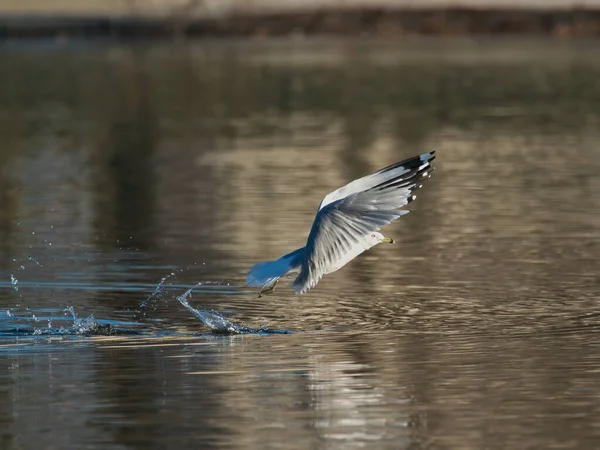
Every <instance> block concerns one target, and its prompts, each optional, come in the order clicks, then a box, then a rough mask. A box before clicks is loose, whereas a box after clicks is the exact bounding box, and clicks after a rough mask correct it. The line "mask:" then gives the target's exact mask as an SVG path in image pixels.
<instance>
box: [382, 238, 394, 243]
mask: <svg viewBox="0 0 600 450" xmlns="http://www.w3.org/2000/svg"><path fill="white" fill-rule="evenodd" d="M381 242H383V243H385V244H393V243H394V242H395V241H394V240H393V239H392V238H389V237H384V238H383V239H382V240H381Z"/></svg>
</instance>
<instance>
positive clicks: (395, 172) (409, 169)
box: [319, 151, 435, 210]
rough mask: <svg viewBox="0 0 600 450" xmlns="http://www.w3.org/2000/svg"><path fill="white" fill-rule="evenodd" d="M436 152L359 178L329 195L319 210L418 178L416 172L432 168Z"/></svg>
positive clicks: (409, 159)
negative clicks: (331, 204)
mask: <svg viewBox="0 0 600 450" xmlns="http://www.w3.org/2000/svg"><path fill="white" fill-rule="evenodd" d="M434 154H435V151H433V152H431V153H424V154H422V155H420V156H413V157H412V158H408V159H405V160H404V161H400V162H397V163H395V164H392V165H389V166H387V167H384V168H383V169H381V170H378V171H377V172H375V173H372V174H371V175H367V176H365V177H362V178H359V179H358V180H354V181H352V182H350V183H348V184H347V185H345V186H342V187H341V188H339V189H337V190H335V191H333V192H331V193H329V194H327V195H326V196H325V198H324V199H323V201H322V202H321V204H320V205H319V210H321V209H323V208H324V207H325V206H327V205H329V204H330V203H333V202H335V201H337V200H341V199H343V198H344V197H348V196H349V195H351V194H356V193H357V192H363V191H366V190H367V189H370V188H373V187H375V186H378V185H383V184H385V183H387V182H392V181H394V180H396V181H397V182H399V181H402V180H405V181H406V180H408V179H409V178H410V177H414V176H416V172H418V171H420V170H423V171H426V170H428V168H429V167H430V165H429V163H430V162H431V161H433V160H434V159H435V156H433V155H434Z"/></svg>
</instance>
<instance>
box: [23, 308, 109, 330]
mask: <svg viewBox="0 0 600 450" xmlns="http://www.w3.org/2000/svg"><path fill="white" fill-rule="evenodd" d="M63 311H65V312H68V313H70V314H71V317H72V318H73V324H72V325H71V326H70V327H60V328H53V327H52V319H50V320H48V326H47V327H45V328H36V329H35V330H34V331H33V335H34V336H47V335H87V334H112V327H110V325H100V324H99V323H98V322H97V321H96V319H94V315H93V314H90V315H89V316H87V317H77V313H76V312H75V308H73V307H72V306H67V307H66V308H65V309H64V310H63Z"/></svg>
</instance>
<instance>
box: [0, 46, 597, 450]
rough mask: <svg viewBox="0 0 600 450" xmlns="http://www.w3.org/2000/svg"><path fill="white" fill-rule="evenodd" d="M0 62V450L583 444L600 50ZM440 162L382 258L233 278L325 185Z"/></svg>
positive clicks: (294, 49)
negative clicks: (257, 280) (224, 321)
mask: <svg viewBox="0 0 600 450" xmlns="http://www.w3.org/2000/svg"><path fill="white" fill-rule="evenodd" d="M0 53H1V54H0V57H1V58H2V60H3V62H4V63H3V64H2V66H1V67H0V142H2V150H1V151H0V205H1V207H0V255H1V256H2V257H1V259H0V399H1V401H0V424H1V428H0V429H1V430H2V432H1V433H0V444H1V445H0V447H1V448H3V449H9V450H13V449H14V450H16V449H33V448H40V445H42V447H43V448H56V449H81V448H90V449H95V448H97V449H149V448H150V449H153V448H156V449H159V448H161V449H162V448H182V449H187V448H190V449H191V448H243V449H254V448H256V449H259V448H260V449H264V448H278V449H281V448H290V449H295V448H328V449H329V448H332V449H334V448H340V449H348V448H382V449H386V448H389V449H398V448H406V449H408V448H411V449H412V448H453V449H455V448H472V449H481V448H490V449H494V448H498V449H501V448H502V449H503V448H532V449H533V448H536V449H537V448H574V449H581V448H594V447H595V446H596V443H597V442H598V441H599V440H600V382H599V381H598V380H599V379H600V378H599V373H600V372H599V371H600V343H599V342H600V341H599V339H598V338H599V336H600V309H599V308H598V298H599V294H600V275H598V274H599V273H600V259H599V258H598V254H599V250H600V216H599V211H600V197H599V196H598V192H600V179H599V177H598V173H599V171H600V144H598V142H600V141H599V137H600V136H599V135H600V133H599V132H598V130H599V129H600V128H599V122H600V85H599V84H598V83H597V80H598V79H599V77H600V62H599V61H600V58H599V57H598V56H599V53H598V50H597V45H596V43H594V42H580V41H572V42H568V43H557V42H541V41H506V42H470V41H441V40H418V41H403V42H396V43H394V42H380V41H371V42H358V41H328V40H320V41H305V42H300V41H299V42H293V41H291V42H263V43H252V44H248V43H236V42H232V43H195V44H177V45H163V44H160V45H158V44H152V45H150V44H148V45H145V44H136V45H129V46H121V45H116V44H115V45H112V44H98V45H91V44H76V43H73V44H66V45H64V46H58V45H55V44H44V45H26V46H15V45H12V46H6V47H4V48H3V49H1V50H0ZM432 150H436V152H437V155H438V158H437V159H436V171H435V173H434V175H433V177H432V178H431V179H430V180H427V182H426V183H425V184H426V185H425V186H424V187H423V189H422V190H421V191H419V193H418V199H417V201H416V202H414V203H413V204H412V205H411V211H412V212H411V214H409V215H408V216H406V217H404V218H402V219H401V220H399V221H398V222H396V223H395V224H393V225H392V226H390V227H389V228H388V229H387V230H386V235H389V236H391V237H393V238H394V239H395V240H396V241H397V244H396V245H394V246H379V247H377V248H375V249H373V250H371V251H370V252H368V253H367V254H365V255H363V256H362V257H360V258H359V259H357V260H355V261H353V262H352V263H351V264H349V265H348V266H347V267H345V268H344V269H343V270H341V271H339V272H337V273H335V274H332V275H329V276H327V277H325V278H324V279H323V280H322V281H321V282H320V283H319V284H318V285H317V287H316V289H314V290H312V291H310V292H309V293H308V294H307V295H303V296H295V295H293V293H292V291H291V290H290V289H288V288H286V287H285V286H280V287H278V289H277V292H276V294H275V295H273V296H270V297H266V298H261V299H258V298H257V297H256V295H257V292H256V291H255V290H253V289H249V288H246V287H244V286H243V281H244V279H245V274H246V272H247V270H248V269H249V267H251V265H252V264H253V263H254V262H256V261H260V260H267V259H274V258H277V257H279V256H281V255H282V254H284V253H287V252H289V251H291V250H293V249H295V248H297V247H300V246H302V245H303V242H304V240H305V239H306V237H307V234H308V231H309V228H310V225H311V222H312V218H313V216H314V213H315V211H316V208H317V206H318V204H319V202H320V200H321V199H322V197H323V196H324V195H325V194H326V193H328V192H330V191H332V190H334V189H336V188H337V187H339V186H341V185H343V184H344V183H346V182H348V181H350V180H352V179H354V178H357V177H359V176H361V175H364V174H366V173H369V172H371V171H374V170H377V169H378V168H380V167H382V166H385V165H387V164H390V163H392V162H394V161H397V160H399V159H403V158H406V157H409V156H412V155H415V154H419V153H422V152H427V151H432ZM198 284H199V285H198ZM194 287H195V289H193V290H192V291H189V293H188V294H187V295H185V294H186V292H187V291H188V290H190V289H192V288H194ZM182 295H185V297H181V296H182ZM178 297H179V298H184V299H185V301H187V302H188V305H189V306H191V307H193V308H195V309H197V310H198V311H205V312H211V311H213V312H215V313H214V314H220V315H223V316H224V317H227V318H229V320H230V321H231V322H232V323H237V322H239V323H241V324H243V326H244V327H249V328H251V329H253V330H259V329H261V328H264V327H268V328H269V329H270V330H284V331H285V330H287V331H291V332H293V333H290V334H275V335H271V334H265V333H262V334H240V335H216V334H213V333H212V332H211V330H210V328H209V327H207V326H206V325H205V324H204V323H203V322H202V321H201V320H198V317H197V316H196V315H194V314H193V311H192V312H190V311H191V310H188V309H186V307H184V305H182V304H181V303H180V302H179V301H178V300H177V298H178ZM67 307H72V312H71V311H69V310H68V311H65V310H64V309H65V308H67ZM73 313H74V314H75V315H74V316H73ZM212 317H214V316H212ZM40 443H43V444H40Z"/></svg>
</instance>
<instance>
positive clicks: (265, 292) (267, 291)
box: [258, 280, 279, 298]
mask: <svg viewBox="0 0 600 450" xmlns="http://www.w3.org/2000/svg"><path fill="white" fill-rule="evenodd" d="M278 282H279V280H277V281H275V283H273V284H271V285H270V286H269V287H266V288H264V289H263V290H262V291H260V293H259V294H258V298H261V297H264V296H265V295H270V294H272V293H273V292H275V286H277V283H278Z"/></svg>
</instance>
